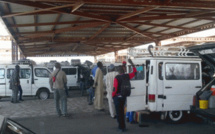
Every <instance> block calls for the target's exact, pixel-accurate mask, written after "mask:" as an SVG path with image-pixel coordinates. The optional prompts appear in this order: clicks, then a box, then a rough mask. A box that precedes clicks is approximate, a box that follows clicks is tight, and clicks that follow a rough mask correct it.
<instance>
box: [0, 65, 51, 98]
mask: <svg viewBox="0 0 215 134" xmlns="http://www.w3.org/2000/svg"><path fill="white" fill-rule="evenodd" d="M19 66H20V84H21V86H22V90H23V96H29V95H33V96H37V97H38V98H39V99H42V100H45V99H48V98H49V96H50V93H52V91H51V88H50V85H49V76H50V73H51V72H50V70H49V69H48V68H46V67H40V66H33V65H19ZM14 68H15V65H0V98H2V97H7V96H11V95H12V91H11V89H9V81H10V77H11V75H12V73H13V71H14Z"/></svg>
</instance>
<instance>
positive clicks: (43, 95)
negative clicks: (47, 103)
mask: <svg viewBox="0 0 215 134" xmlns="http://www.w3.org/2000/svg"><path fill="white" fill-rule="evenodd" d="M37 96H38V98H39V99H41V100H46V99H48V98H49V97H50V92H49V90H48V89H44V88H43V89H40V90H39V91H38V93H37Z"/></svg>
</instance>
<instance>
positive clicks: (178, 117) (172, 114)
mask: <svg viewBox="0 0 215 134" xmlns="http://www.w3.org/2000/svg"><path fill="white" fill-rule="evenodd" d="M183 117H184V113H183V111H169V112H168V114H167V120H168V122H170V123H180V122H181V121H182V119H183Z"/></svg>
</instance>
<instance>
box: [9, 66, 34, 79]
mask: <svg viewBox="0 0 215 134" xmlns="http://www.w3.org/2000/svg"><path fill="white" fill-rule="evenodd" d="M13 71H14V69H7V78H8V79H10V77H11V75H12V73H13ZM30 75H31V71H30V69H27V68H26V69H25V68H21V69H20V72H19V77H20V79H28V78H30Z"/></svg>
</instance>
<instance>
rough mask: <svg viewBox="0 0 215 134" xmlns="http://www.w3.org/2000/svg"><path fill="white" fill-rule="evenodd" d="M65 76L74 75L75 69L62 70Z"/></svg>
mask: <svg viewBox="0 0 215 134" xmlns="http://www.w3.org/2000/svg"><path fill="white" fill-rule="evenodd" d="M62 70H63V71H64V72H65V74H66V75H75V74H76V68H62Z"/></svg>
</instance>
